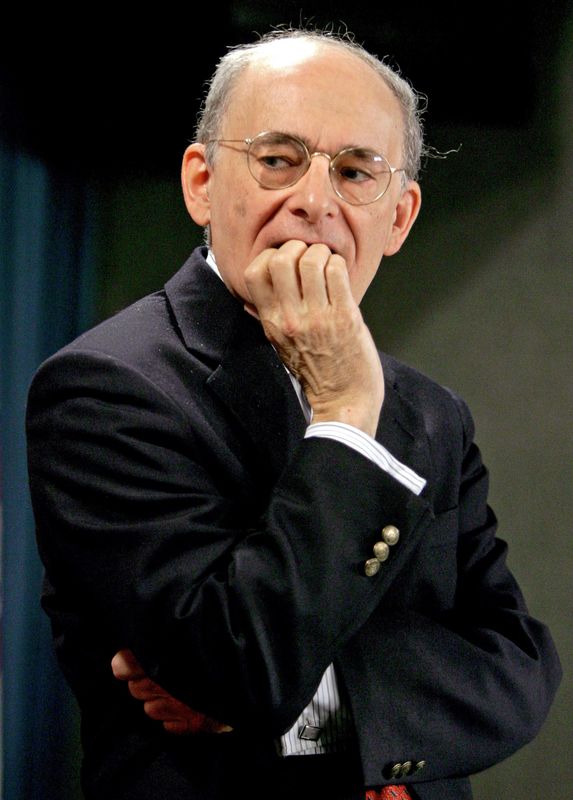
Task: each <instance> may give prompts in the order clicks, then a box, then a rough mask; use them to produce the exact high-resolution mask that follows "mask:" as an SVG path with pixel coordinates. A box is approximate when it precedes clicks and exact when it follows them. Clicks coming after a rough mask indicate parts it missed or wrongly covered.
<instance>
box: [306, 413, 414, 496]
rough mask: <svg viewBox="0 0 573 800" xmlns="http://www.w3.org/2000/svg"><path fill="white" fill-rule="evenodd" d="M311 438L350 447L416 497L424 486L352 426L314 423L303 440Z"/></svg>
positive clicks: (383, 449) (404, 467) (412, 471)
mask: <svg viewBox="0 0 573 800" xmlns="http://www.w3.org/2000/svg"><path fill="white" fill-rule="evenodd" d="M312 436H318V437H323V438H325V439H334V440H335V441H337V442H341V443H342V444H345V445H347V446H348V447H352V449H353V450H356V451H357V452H359V453H361V454H362V455H363V456H365V457H366V458H368V459H369V460H370V461H372V462H373V463H374V464H376V465H377V466H378V467H380V469H383V470H384V472H387V473H388V474H389V475H391V476H392V477H393V478H395V479H396V480H397V481H399V482H400V483H401V484H402V485H403V486H406V487H407V488H408V489H410V491H411V492H413V493H414V494H416V495H418V494H420V493H421V491H422V489H423V488H424V486H425V485H426V480H425V478H421V477H420V476H419V475H418V474H417V473H415V472H414V470H412V469H410V467H407V466H406V465H405V464H402V463H401V462H400V461H398V459H396V458H394V456H393V455H392V454H391V453H390V452H388V450H386V448H385V447H384V446H383V445H381V444H380V443H379V442H377V441H376V440H375V439H373V438H372V437H371V436H369V435H368V434H367V433H364V431H361V430H360V429H359V428H355V427H354V426H353V425H347V424H346V423H345V422H315V423H314V424H312V425H309V426H308V428H307V429H306V433H305V435H304V437H305V439H309V438H311V437H312Z"/></svg>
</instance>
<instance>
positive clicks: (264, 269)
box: [244, 248, 276, 309]
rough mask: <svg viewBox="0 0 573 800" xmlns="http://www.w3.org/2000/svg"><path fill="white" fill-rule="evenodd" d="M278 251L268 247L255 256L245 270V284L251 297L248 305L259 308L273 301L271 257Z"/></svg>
mask: <svg viewBox="0 0 573 800" xmlns="http://www.w3.org/2000/svg"><path fill="white" fill-rule="evenodd" d="M273 253H276V250H274V249H271V248H267V249H266V250H263V251H262V253H259V255H258V256H256V258H254V259H253V260H252V261H251V263H250V264H249V265H248V267H247V268H246V270H245V274H244V278H245V285H246V287H247V289H248V291H249V295H250V298H247V300H248V301H249V300H250V302H247V305H248V306H253V305H254V306H255V307H256V308H257V309H258V308H261V307H266V306H268V305H269V303H271V302H272V298H273V285H272V281H271V276H270V274H269V270H268V261H269V258H270V257H271V256H272V255H273Z"/></svg>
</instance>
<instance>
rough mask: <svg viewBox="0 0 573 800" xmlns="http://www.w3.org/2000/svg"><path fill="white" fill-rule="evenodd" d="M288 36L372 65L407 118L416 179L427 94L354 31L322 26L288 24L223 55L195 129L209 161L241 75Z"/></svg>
mask: <svg viewBox="0 0 573 800" xmlns="http://www.w3.org/2000/svg"><path fill="white" fill-rule="evenodd" d="M285 39H286V40H289V39H306V40H308V41H310V42H316V44H320V45H327V46H329V47H336V48H339V49H340V50H343V51H344V52H346V53H351V54H353V55H355V56H357V57H358V58H360V59H361V60H362V61H364V62H365V63H366V64H368V65H369V66H370V67H372V69H373V70H374V71H375V72H376V73H377V74H378V75H379V76H380V77H381V78H382V80H383V81H384V82H385V83H386V85H387V86H388V88H389V89H390V90H391V91H392V93H393V94H394V96H395V97H396V98H397V100H398V102H399V104H400V107H401V109H402V116H403V122H404V141H403V146H402V149H403V167H404V170H405V175H406V176H407V178H409V179H410V180H416V179H417V177H418V174H419V172H420V165H421V160H422V156H423V154H424V130H423V125H422V114H423V113H424V111H425V100H426V98H425V97H424V96H423V95H421V94H419V93H418V92H416V91H415V90H414V89H413V87H412V86H411V85H410V83H408V81H407V80H405V79H404V78H403V77H402V76H401V75H400V74H399V72H398V71H397V70H395V69H393V68H392V67H390V66H389V65H388V64H386V63H385V62H384V61H381V60H380V59H379V58H377V57H376V56H374V55H372V54H371V53H369V52H368V51H367V50H365V49H364V47H362V46H361V45H359V44H357V43H356V42H355V41H354V40H353V38H352V35H351V34H348V33H345V34H344V35H340V34H335V33H333V32H332V31H321V30H305V29H297V28H294V29H292V28H289V29H281V30H278V31H272V32H271V33H268V34H266V35H264V36H262V37H261V38H260V39H259V40H258V41H256V42H252V43H250V44H242V45H238V46H237V47H233V48H231V49H230V50H229V52H228V53H226V54H225V55H224V56H223V57H222V58H221V60H220V61H219V64H218V65H217V69H216V70H215V73H214V75H213V77H212V78H211V80H210V82H209V89H208V92H207V95H206V97H205V100H204V102H203V105H202V108H201V110H200V112H199V117H198V123H197V128H196V133H195V141H197V142H201V143H203V144H207V149H206V159H207V162H208V163H213V160H214V156H215V150H216V147H217V145H216V144H215V143H213V141H212V140H213V139H217V138H218V137H219V135H220V131H221V127H222V122H223V118H224V116H225V114H226V113H227V111H228V109H229V104H230V102H231V98H232V95H233V90H234V89H235V87H236V85H237V82H238V80H239V78H240V76H241V75H242V74H243V72H244V71H245V69H246V68H247V67H248V66H249V65H250V64H251V63H252V62H253V61H254V60H255V58H257V57H259V56H264V55H269V56H271V55H272V52H273V46H274V44H275V42H277V41H278V40H285ZM209 142H210V143H209ZM208 143H209V144H208Z"/></svg>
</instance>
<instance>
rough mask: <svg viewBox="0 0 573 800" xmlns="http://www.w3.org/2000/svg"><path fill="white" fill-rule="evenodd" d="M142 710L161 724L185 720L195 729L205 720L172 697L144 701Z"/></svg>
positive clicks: (203, 716)
mask: <svg viewBox="0 0 573 800" xmlns="http://www.w3.org/2000/svg"><path fill="white" fill-rule="evenodd" d="M143 710H144V711H145V713H146V714H147V716H148V717H150V718H151V719H156V720H160V721H161V722H166V721H168V720H174V719H185V720H187V721H188V722H189V724H190V725H193V726H195V727H200V726H201V725H202V724H203V721H204V719H205V715H204V714H200V713H199V712H198V711H193V709H192V708H189V706H186V705H184V704H183V703H180V702H179V701H178V700H175V699H174V698H173V697H157V698H154V699H152V700H146V701H145V703H144V704H143Z"/></svg>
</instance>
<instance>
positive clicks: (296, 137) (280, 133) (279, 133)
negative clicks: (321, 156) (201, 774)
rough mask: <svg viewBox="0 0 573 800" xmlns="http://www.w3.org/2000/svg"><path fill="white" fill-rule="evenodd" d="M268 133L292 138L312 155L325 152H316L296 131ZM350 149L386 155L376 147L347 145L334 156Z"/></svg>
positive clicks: (305, 138)
mask: <svg viewBox="0 0 573 800" xmlns="http://www.w3.org/2000/svg"><path fill="white" fill-rule="evenodd" d="M267 133H276V134H277V135H278V136H291V137H293V138H295V139H298V140H299V141H301V142H303V143H304V144H305V145H306V146H307V148H308V151H309V152H310V153H312V152H323V151H315V149H314V148H315V146H316V145H313V144H311V143H310V140H309V139H308V138H307V137H306V136H301V135H300V133H295V132H294V131H278V130H268V131H267ZM350 148H353V149H355V150H361V151H362V152H366V151H369V152H371V153H379V154H380V155H384V151H383V150H378V149H375V148H374V147H366V146H365V145H363V144H353V143H350V144H345V145H343V146H342V147H339V148H338V150H336V152H335V153H334V154H333V155H336V153H340V152H341V151H342V150H349V149H350ZM329 155H330V154H329Z"/></svg>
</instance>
